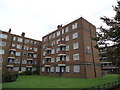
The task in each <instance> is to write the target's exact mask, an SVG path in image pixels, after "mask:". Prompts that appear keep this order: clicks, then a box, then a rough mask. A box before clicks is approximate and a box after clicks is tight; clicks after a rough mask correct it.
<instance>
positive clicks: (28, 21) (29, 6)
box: [0, 0, 117, 40]
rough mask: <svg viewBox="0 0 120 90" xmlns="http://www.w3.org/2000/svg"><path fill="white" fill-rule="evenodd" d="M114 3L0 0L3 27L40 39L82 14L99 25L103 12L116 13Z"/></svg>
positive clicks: (110, 0)
mask: <svg viewBox="0 0 120 90" xmlns="http://www.w3.org/2000/svg"><path fill="white" fill-rule="evenodd" d="M112 5H114V6H115V5H117V2H116V0H0V30H3V31H8V29H9V28H11V29H12V33H14V34H17V35H20V34H21V33H22V32H25V33H26V37H29V38H33V39H37V40H41V39H42V36H44V35H46V34H48V33H50V32H52V31H54V30H56V28H57V25H59V24H63V25H66V24H68V23H70V22H71V21H73V20H75V19H78V18H80V17H81V16H82V17H83V18H85V19H87V20H88V21H89V22H91V23H92V24H94V25H95V26H96V27H99V26H100V25H102V23H103V22H102V21H101V20H100V17H101V16H108V17H113V16H114V15H115V12H114V11H113V8H112Z"/></svg>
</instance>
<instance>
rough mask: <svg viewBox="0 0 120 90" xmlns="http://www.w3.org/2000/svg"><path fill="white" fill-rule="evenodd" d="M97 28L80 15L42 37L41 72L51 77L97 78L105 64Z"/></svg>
mask: <svg viewBox="0 0 120 90" xmlns="http://www.w3.org/2000/svg"><path fill="white" fill-rule="evenodd" d="M92 37H96V27H95V26H94V25H92V24H91V23H89V22H88V21H87V20H85V19H84V18H82V17H81V18H79V19H77V20H75V21H73V22H71V23H69V24H67V25H65V26H62V25H58V27H57V30H55V31H53V32H51V33H49V34H47V35H45V36H44V37H43V38H42V47H41V62H40V63H41V64H40V74H41V75H47V76H61V77H75V78H96V77H101V66H100V60H99V56H98V50H97V49H96V48H94V46H95V44H96V42H95V41H93V40H91V38H92Z"/></svg>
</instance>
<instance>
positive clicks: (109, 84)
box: [82, 80, 120, 90]
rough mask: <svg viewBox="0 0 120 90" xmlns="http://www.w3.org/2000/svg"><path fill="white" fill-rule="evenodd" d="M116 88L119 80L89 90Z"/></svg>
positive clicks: (119, 85)
mask: <svg viewBox="0 0 120 90" xmlns="http://www.w3.org/2000/svg"><path fill="white" fill-rule="evenodd" d="M117 88H120V80H118V81H115V82H111V83H106V84H102V85H97V86H93V87H91V88H89V90H110V89H111V90H114V89H117ZM82 90H88V88H84V89H82Z"/></svg>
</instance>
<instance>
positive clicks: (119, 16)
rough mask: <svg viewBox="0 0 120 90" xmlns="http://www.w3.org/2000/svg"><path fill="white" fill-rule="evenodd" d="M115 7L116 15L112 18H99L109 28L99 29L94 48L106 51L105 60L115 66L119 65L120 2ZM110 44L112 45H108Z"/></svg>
mask: <svg viewBox="0 0 120 90" xmlns="http://www.w3.org/2000/svg"><path fill="white" fill-rule="evenodd" d="M117 3H118V5H117V6H113V9H114V11H115V12H116V15H115V16H114V18H111V19H110V18H107V17H106V16H104V17H101V20H103V22H104V23H106V25H107V26H108V27H109V28H103V27H102V26H101V27H100V28H99V30H100V31H99V33H97V38H94V40H96V41H97V45H96V46H95V47H96V48H97V49H99V51H100V50H103V49H104V50H106V56H107V60H108V61H111V62H113V63H114V64H116V65H117V66H119V65H120V1H118V2H117ZM108 41H109V42H112V43H113V44H109V43H108Z"/></svg>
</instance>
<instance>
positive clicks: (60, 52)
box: [58, 51, 66, 56]
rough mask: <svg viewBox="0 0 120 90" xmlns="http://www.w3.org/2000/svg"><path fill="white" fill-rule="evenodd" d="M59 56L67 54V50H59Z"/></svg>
mask: <svg viewBox="0 0 120 90" xmlns="http://www.w3.org/2000/svg"><path fill="white" fill-rule="evenodd" d="M58 56H66V52H65V51H58Z"/></svg>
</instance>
